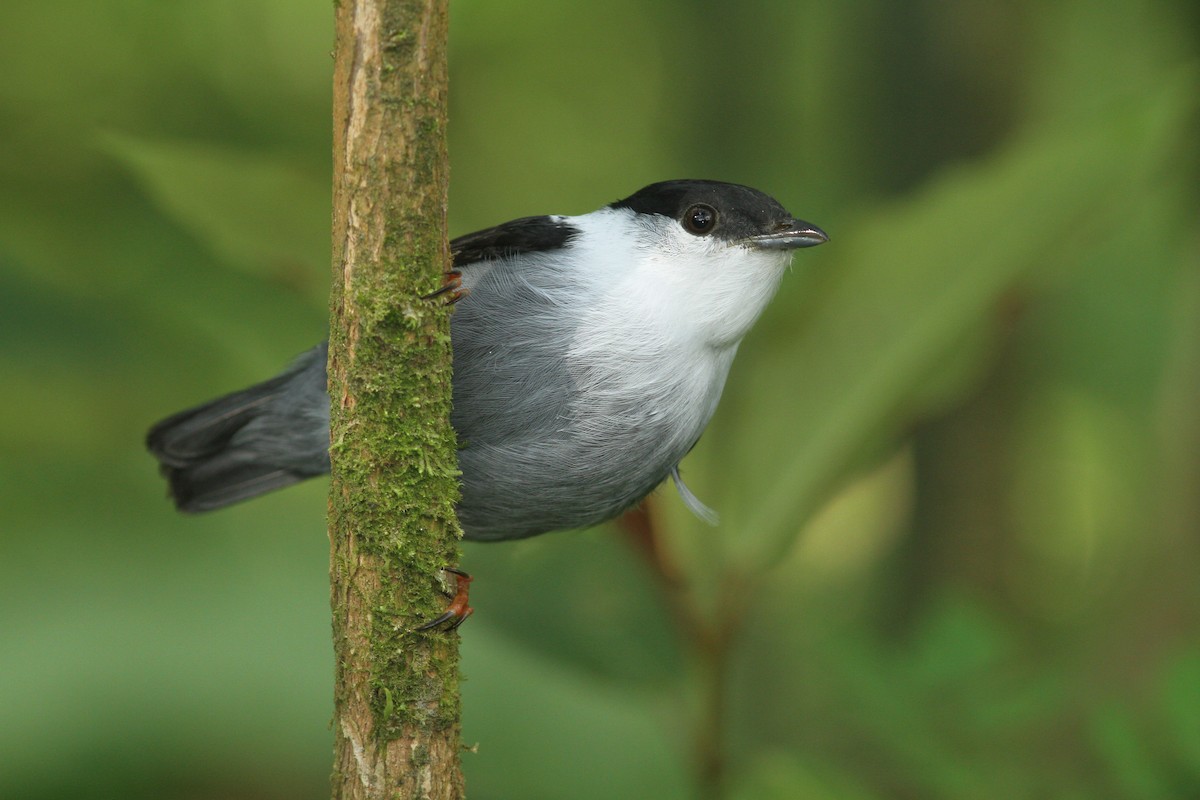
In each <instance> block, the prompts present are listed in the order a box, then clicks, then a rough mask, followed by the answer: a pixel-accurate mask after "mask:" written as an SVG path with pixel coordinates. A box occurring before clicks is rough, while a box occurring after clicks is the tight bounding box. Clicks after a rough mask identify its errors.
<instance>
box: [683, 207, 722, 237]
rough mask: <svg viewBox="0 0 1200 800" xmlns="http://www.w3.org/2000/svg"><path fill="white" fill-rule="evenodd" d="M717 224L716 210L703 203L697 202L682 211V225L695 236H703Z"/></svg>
mask: <svg viewBox="0 0 1200 800" xmlns="http://www.w3.org/2000/svg"><path fill="white" fill-rule="evenodd" d="M716 224H717V210H716V209H715V208H713V207H712V206H709V205H705V204H704V203H697V204H696V205H694V206H691V207H689V208H688V210H687V211H685V212H683V227H685V228H687V229H688V231H689V232H691V233H694V234H696V235H697V236H704V235H705V234H707V233H709V232H710V231H712V229H713V226H714V225H716Z"/></svg>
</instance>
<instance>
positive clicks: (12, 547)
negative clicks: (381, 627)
mask: <svg viewBox="0 0 1200 800" xmlns="http://www.w3.org/2000/svg"><path fill="white" fill-rule="evenodd" d="M331 20H332V12H331V9H330V6H329V3H328V2H300V1H299V0H237V2H234V0H208V1H206V2H199V3H162V2H157V0H102V1H101V2H97V1H96V0H64V2H60V3H57V4H54V6H53V7H51V6H48V5H47V4H45V3H34V2H28V0H6V2H5V3H4V5H3V9H2V10H0V344H2V346H0V386H2V390H0V526H2V528H0V797H4V798H29V799H30V800H41V799H42V798H59V797H63V798H65V797H71V798H77V797H114V798H116V797H119V798H189V799H191V798H264V799H271V798H318V797H322V796H326V795H327V791H328V772H329V766H330V743H331V735H330V733H329V730H328V722H329V718H330V714H331V694H332V693H331V688H330V681H331V674H332V669H331V666H332V664H331V661H332V659H331V655H332V654H331V647H330V643H329V621H328V604H327V597H328V589H327V577H326V571H327V558H328V547H327V542H326V538H325V531H324V519H323V514H324V508H325V500H324V491H325V485H324V482H323V481H314V482H312V483H311V484H310V485H305V486H302V487H298V488H295V489H291V490H288V491H286V492H282V493H278V494H276V495H274V496H270V497H266V498H263V499H262V500H260V501H258V502H254V503H250V504H246V505H244V506H241V507H237V508H233V509H230V510H227V511H223V512H221V513H217V514H213V515H210V516H202V517H196V518H184V517H181V516H178V515H176V514H175V513H174V512H173V511H172V509H171V507H170V506H169V504H168V503H167V502H166V500H165V499H164V487H163V485H162V483H161V481H160V480H159V478H158V477H157V475H156V473H155V468H154V465H153V463H152V461H151V459H150V458H149V457H148V456H147V455H146V454H145V453H144V452H143V450H142V445H141V440H142V436H143V433H144V431H145V429H146V428H147V427H148V426H149V425H150V424H151V423H152V422H154V421H155V420H156V419H157V418H159V417H160V416H162V415H165V414H167V413H169V412H172V411H175V410H177V409H179V408H181V407H183V406H185V405H189V404H192V403H195V402H198V401H200V400H204V399H207V398H208V397H211V396H213V395H215V394H218V393H222V392H225V391H229V390H232V389H235V388H239V387H240V386H242V385H245V384H247V383H249V382H252V381H256V380H258V379H261V378H263V377H266V376H268V375H270V374H273V373H274V371H276V370H277V369H278V368H279V367H281V366H282V365H283V364H284V363H286V362H287V360H288V359H289V358H290V357H291V356H292V355H294V354H296V353H298V352H300V351H302V350H304V349H305V348H307V347H308V346H310V345H311V344H312V343H313V342H315V341H317V340H318V339H319V338H321V337H322V335H323V331H324V329H325V326H326V284H327V280H328V274H329V256H328V249H329V248H328V225H329V195H330V191H329V174H330V167H329V150H330V138H331V137H330V128H331V122H330V73H331V65H332V61H331V58H330V48H331V42H332V33H331V24H332V22H331ZM1198 30H1200V6H1197V4H1196V3H1195V2H1194V1H1193V0H1177V1H1175V2H1171V1H1170V0H1158V1H1157V2H1148V1H1145V0H1141V1H1139V0H1113V1H1112V2H1106V3H1094V2H1088V1H1087V0H1062V1H1061V2H1042V0H1017V2H1012V3H1005V4H999V3H988V2H982V0H968V2H961V3H942V2H932V1H931V0H925V1H924V2H913V3H903V4H897V3H890V2H884V1H883V0H860V2H855V3H837V4H826V3H813V2H784V1H783V0H779V1H778V2H764V1H760V0H751V1H748V2H739V3H730V2H717V1H716V0H670V1H667V0H664V1H663V2H656V3H645V2H640V1H638V0H611V1H610V2H606V3H603V4H597V3H587V4H584V3H563V2H553V1H552V0H506V2H503V3H499V2H484V0H454V3H453V9H452V30H451V48H450V49H451V95H452V109H451V110H452V119H451V129H450V130H451V162H452V176H453V177H452V189H451V233H452V234H460V233H465V232H468V231H470V230H474V229H476V228H479V227H484V226H487V225H491V224H494V223H497V222H500V221H503V220H506V219H511V218H514V217H517V216H523V215H527V214H540V213H547V212H555V213H581V212H584V211H588V210H591V209H593V208H596V207H598V206H600V205H601V204H603V203H607V202H610V201H612V200H615V199H617V198H619V197H622V196H624V195H627V194H629V193H631V192H632V191H634V190H635V189H637V188H639V187H640V186H642V185H644V184H646V183H649V182H651V181H655V180H661V179H665V178H675V177H711V178H719V179H725V180H732V181H737V182H742V183H747V184H750V185H753V186H756V187H759V188H762V189H763V190H765V191H767V192H769V193H771V194H773V195H775V196H776V197H778V198H779V199H780V200H781V201H782V202H783V203H784V204H785V205H786V206H787V207H788V208H789V209H791V210H792V211H793V212H794V213H796V214H797V215H799V216H802V217H804V218H805V219H808V220H810V221H812V222H815V223H817V224H819V225H821V226H822V227H824V228H825V229H826V230H827V231H829V232H830V234H831V237H832V241H831V242H830V243H829V244H828V245H826V246H823V247H821V248H818V249H816V250H811V251H802V252H801V253H799V255H798V258H797V260H796V265H795V268H794V269H793V271H792V273H791V274H789V275H788V276H787V277H786V279H785V282H784V286H783V289H782V290H781V292H780V295H779V297H778V299H777V300H776V302H775V303H774V304H773V306H772V307H771V308H770V310H769V312H768V314H767V315H766V317H765V318H764V319H763V320H762V322H761V323H760V324H759V326H758V328H756V330H755V331H754V332H752V333H751V335H750V336H749V337H748V338H747V340H746V341H745V342H744V343H743V345H742V350H741V355H740V356H739V360H738V362H737V364H735V367H734V370H733V373H732V376H731V378H730V385H729V387H728V389H727V391H726V398H725V401H724V403H723V406H722V408H721V410H720V412H719V414H718V417H717V419H716V420H715V422H714V423H713V426H712V428H711V429H710V432H709V434H708V435H707V436H706V437H705V439H704V440H703V441H702V442H701V444H700V446H699V447H698V448H697V449H696V451H695V452H694V454H693V455H692V456H690V457H689V459H688V461H686V462H685V464H684V472H685V475H686V476H687V478H688V480H689V483H690V484H691V487H692V489H694V490H695V491H696V493H697V494H698V495H699V496H700V497H701V498H702V499H703V500H705V501H706V502H707V503H708V504H709V505H712V506H714V507H716V508H717V509H719V510H720V512H721V514H722V524H721V525H720V526H719V527H717V528H708V527H706V526H705V525H703V524H702V523H699V522H697V521H695V520H692V519H690V518H689V517H688V515H687V513H686V512H685V511H683V510H682V507H681V505H680V503H679V501H678V499H677V498H676V497H675V496H674V493H673V492H672V491H663V492H660V493H659V494H658V495H657V496H656V497H655V498H654V500H653V501H652V503H651V505H650V509H649V516H650V518H651V520H652V522H653V524H654V526H655V530H656V531H657V535H658V536H659V538H660V539H661V540H662V541H661V544H662V546H663V553H664V555H663V559H664V560H663V563H669V564H670V565H672V568H673V569H675V570H677V572H678V575H679V577H680V582H679V583H677V584H675V585H670V584H668V583H666V582H664V581H663V579H662V575H661V570H659V571H656V570H655V569H653V568H651V566H650V565H649V564H648V562H647V560H646V559H645V558H644V557H643V556H642V555H641V554H639V552H638V550H637V549H636V548H634V547H631V546H630V544H629V541H628V537H626V536H625V535H623V534H622V533H621V532H620V531H618V530H616V529H615V528H605V529H597V530H593V531H588V532H585V533H571V534H553V535H548V536H545V537H541V538H538V539H535V540H532V541H527V542H521V543H515V544H505V545H498V546H483V545H467V546H466V547H465V555H466V560H465V566H467V568H468V569H470V571H471V572H472V573H474V574H475V576H476V578H477V582H476V584H475V591H474V592H473V595H474V596H473V600H474V605H475V606H476V608H477V609H478V612H477V613H476V615H475V617H474V618H472V620H471V622H470V624H468V625H467V626H466V627H465V628H464V629H463V630H462V632H463V653H464V660H463V669H464V673H465V676H466V677H465V683H464V703H465V720H464V724H465V738H466V740H467V742H468V743H469V744H475V745H477V748H476V751H475V752H470V753H466V754H465V755H464V761H465V769H466V773H467V778H468V785H469V790H470V792H471V796H472V797H474V798H518V797H519V798H563V797H570V798H612V797H655V798H683V797H692V796H696V794H697V792H703V791H704V790H703V789H702V788H701V789H698V788H697V782H698V781H699V780H700V779H699V777H698V776H699V775H700V774H701V773H700V772H699V768H698V766H697V757H696V748H697V746H698V744H697V743H698V742H700V741H702V740H703V737H704V735H705V732H706V730H707V729H706V727H705V726H709V727H711V726H712V724H713V722H712V717H711V715H708V716H706V712H705V708H706V705H707V701H706V699H705V698H706V697H707V696H708V695H709V694H710V692H709V690H706V689H705V687H706V686H708V687H710V688H711V686H713V685H714V684H713V680H714V676H716V677H717V678H719V685H720V687H721V697H722V698H723V708H724V712H725V713H724V716H723V718H720V719H719V724H718V727H719V730H718V731H717V733H718V734H719V738H720V740H721V741H722V742H723V747H724V757H725V759H726V795H727V796H728V797H731V798H739V799H740V798H766V800H771V798H817V799H821V798H854V799H855V800H859V799H861V800H866V799H867V798H914V799H916V798H947V799H949V798H954V799H956V800H957V799H959V798H1044V797H1054V798H1194V797H1200V581H1198V580H1197V572H1198V569H1200V402H1198V401H1200V213H1198V209H1200V202H1198V200H1200V198H1198V193H1200V180H1198V177H1200V170H1198V169H1197V167H1198V159H1197V154H1198V147H1197V144H1198V143H1200V135H1198V134H1200V126H1198V125H1197V120H1198V117H1197V106H1198V105H1200V90H1198V87H1200V61H1198V55H1200V34H1198V32H1197V31H1198ZM648 288H649V287H648ZM660 566H661V565H660ZM681 608H684V609H686V614H685V615H684V616H681V613H680V609H681ZM687 615H690V619H691V621H692V622H693V623H696V622H697V621H698V623H699V624H700V626H701V629H704V626H709V627H708V628H707V630H709V631H710V632H711V631H714V630H719V631H721V632H723V633H724V634H727V636H726V637H725V638H724V639H722V641H723V645H722V649H721V657H720V659H718V662H719V664H718V662H714V661H713V659H712V653H711V652H710V651H705V649H704V648H703V647H698V646H697V639H696V631H695V630H690V629H689V628H688V626H687V625H683V624H681V620H682V619H684V618H685V617H687ZM718 665H719V666H720V667H721V668H720V669H717V668H716V666H718ZM706 719H707V720H708V721H707V722H706ZM710 732H711V731H710ZM708 796H713V792H711V791H709V792H708Z"/></svg>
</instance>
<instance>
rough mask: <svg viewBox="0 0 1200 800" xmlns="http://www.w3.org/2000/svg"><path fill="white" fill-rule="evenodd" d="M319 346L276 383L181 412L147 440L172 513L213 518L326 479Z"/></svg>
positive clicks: (325, 417) (322, 355) (325, 403)
mask: <svg viewBox="0 0 1200 800" xmlns="http://www.w3.org/2000/svg"><path fill="white" fill-rule="evenodd" d="M328 431H329V420H328V399H327V395H326V393H325V346H324V345H321V346H319V347H317V348H314V349H313V350H310V351H309V352H308V353H306V354H304V355H303V356H301V357H300V358H299V359H297V361H296V363H295V364H294V365H293V366H292V367H291V368H290V369H288V370H287V371H286V372H284V373H283V374H281V375H278V376H276V377H274V378H272V379H270V380H268V381H264V382H263V383H259V384H256V385H254V386H251V387H249V388H247V389H243V390H241V391H238V392H234V393H232V394H229V395H226V396H224V397H220V398H217V399H216V400H212V401H210V402H208V403H204V404H202V405H199V406H196V407H195V408H190V409H187V410H185V411H181V412H179V413H177V414H173V415H171V416H169V417H167V418H166V419H164V420H162V421H161V422H159V423H158V424H156V425H155V426H154V427H153V428H151V429H150V431H149V433H148V434H147V435H146V447H147V449H149V450H150V452H151V453H152V454H153V455H154V456H155V457H156V458H157V459H158V461H159V464H160V466H159V469H160V471H161V472H162V474H163V476H164V477H166V478H167V481H168V485H169V486H170V493H171V497H172V499H173V500H174V501H175V505H176V506H177V507H178V508H179V510H181V511H188V512H200V511H211V510H213V509H217V508H222V507H224V506H227V505H230V504H232V503H236V502H238V501H240V500H247V499H249V498H251V497H257V496H258V495H260V494H265V493H266V492H269V491H272V490H274V489H280V488H283V487H284V486H290V485H291V484H293V483H297V482H299V481H301V480H303V479H305V478H309V477H312V476H314V475H319V474H321V473H323V472H328V471H329V455H328V441H329V433H328Z"/></svg>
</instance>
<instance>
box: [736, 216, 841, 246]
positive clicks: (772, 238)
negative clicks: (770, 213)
mask: <svg viewBox="0 0 1200 800" xmlns="http://www.w3.org/2000/svg"><path fill="white" fill-rule="evenodd" d="M828 241H829V237H828V236H827V235H826V234H825V231H823V230H821V229H820V228H818V227H817V226H816V225H813V224H812V223H809V222H805V221H804V220H802V219H794V220H792V221H791V222H784V223H782V224H780V226H779V229H778V230H774V231H772V232H771V233H761V234H759V235H758V236H750V237H748V238H747V239H746V244H750V245H753V246H754V247H761V248H762V249H764V250H794V249H796V248H797V247H816V246H817V245H819V244H824V243H825V242H828Z"/></svg>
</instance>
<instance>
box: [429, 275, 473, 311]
mask: <svg viewBox="0 0 1200 800" xmlns="http://www.w3.org/2000/svg"><path fill="white" fill-rule="evenodd" d="M468 293H469V290H468V289H466V288H464V287H463V285H462V273H461V272H459V271H458V270H456V269H455V270H450V271H449V272H447V273H445V275H444V279H443V281H442V288H440V289H438V290H436V291H433V292H430V293H429V294H426V295H422V296H421V299H422V300H434V299H436V298H438V297H442V296H443V295H445V296H446V305H448V306H452V305H454V304H455V303H457V302H458V301H459V300H462V299H463V298H464V297H466V296H467V294H468Z"/></svg>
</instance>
